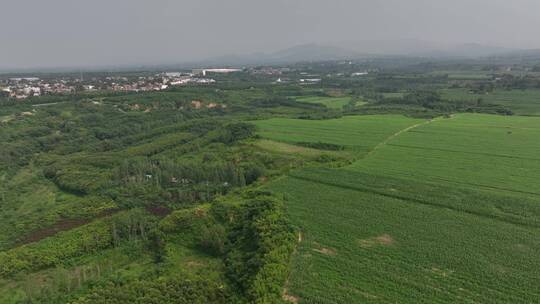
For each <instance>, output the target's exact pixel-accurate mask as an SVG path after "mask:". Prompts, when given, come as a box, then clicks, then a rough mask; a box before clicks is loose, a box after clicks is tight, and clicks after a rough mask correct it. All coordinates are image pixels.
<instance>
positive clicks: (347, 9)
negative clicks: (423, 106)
mask: <svg viewBox="0 0 540 304" xmlns="http://www.w3.org/2000/svg"><path fill="white" fill-rule="evenodd" d="M0 10H1V11H2V14H1V17H0V33H1V37H0V39H1V40H0V68H27V67H52V66H92V65H110V64H115V65H120V64H153V63H181V62H187V61H191V60H198V59H204V58H208V57H213V56H219V55H224V54H246V53H252V52H271V51H275V50H278V49H282V48H287V47H290V46H294V45H300V44H305V43H321V44H329V43H332V42H339V41H362V40H393V39H422V40H427V41H436V42H445V43H468V42H476V43H483V44H490V45H498V46H506V47H520V48H540V35H538V33H539V29H540V18H539V16H540V15H539V12H540V1H539V0H324V1H323V0H264V1H263V0H176V1H173V0H92V1H89V0H0Z"/></svg>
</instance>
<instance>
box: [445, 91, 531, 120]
mask: <svg viewBox="0 0 540 304" xmlns="http://www.w3.org/2000/svg"><path fill="white" fill-rule="evenodd" d="M441 93H442V96H443V98H445V99H449V100H473V101H474V100H478V99H479V98H482V99H483V100H484V102H486V103H493V104H499V105H504V106H507V107H509V108H510V109H511V110H512V111H514V112H515V113H516V114H519V115H528V116H540V90H534V89H527V90H500V89H499V90H495V91H494V92H491V93H488V94H473V93H470V92H469V91H468V90H466V89H446V90H442V91H441Z"/></svg>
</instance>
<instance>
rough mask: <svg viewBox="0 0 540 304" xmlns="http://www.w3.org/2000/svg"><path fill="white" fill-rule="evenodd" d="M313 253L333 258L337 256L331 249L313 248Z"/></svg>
mask: <svg viewBox="0 0 540 304" xmlns="http://www.w3.org/2000/svg"><path fill="white" fill-rule="evenodd" d="M313 251H315V252H318V253H322V254H324V255H330V256H334V255H336V254H337V251H336V250H335V249H333V248H324V247H323V248H314V249H313Z"/></svg>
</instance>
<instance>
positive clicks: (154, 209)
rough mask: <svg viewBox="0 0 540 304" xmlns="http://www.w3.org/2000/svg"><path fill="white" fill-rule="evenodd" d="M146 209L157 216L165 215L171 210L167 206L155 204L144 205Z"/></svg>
mask: <svg viewBox="0 0 540 304" xmlns="http://www.w3.org/2000/svg"><path fill="white" fill-rule="evenodd" d="M146 211H148V212H149V213H151V214H153V215H155V216H157V217H166V216H167V215H169V214H171V212H172V210H171V209H169V208H167V207H163V206H157V205H153V206H146Z"/></svg>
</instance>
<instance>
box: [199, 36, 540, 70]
mask: <svg viewBox="0 0 540 304" xmlns="http://www.w3.org/2000/svg"><path fill="white" fill-rule="evenodd" d="M520 53H523V54H527V56H529V57H530V56H537V57H540V50H520V49H512V48H504V47H497V46H489V45H483V44H477V43H467V44H458V45H450V44H446V45H444V44H437V43H433V42H428V41H422V40H412V39H404V40H393V41H383V40H380V41H376V40H373V41H356V42H341V43H335V44H332V45H325V44H303V45H298V46H294V47H291V48H287V49H284V50H280V51H277V52H271V53H253V54H246V55H229V56H220V57H216V58H212V59H208V60H204V61H201V62H198V63H197V64H203V65H204V64H207V65H212V64H214V65H215V64H220V65H223V64H225V65H246V64H278V63H292V62H302V61H304V62H305V61H324V60H346V59H362V58H373V57H380V56H408V57H426V58H434V59H436V58H455V59H458V58H485V57H493V56H515V55H516V54H520Z"/></svg>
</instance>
